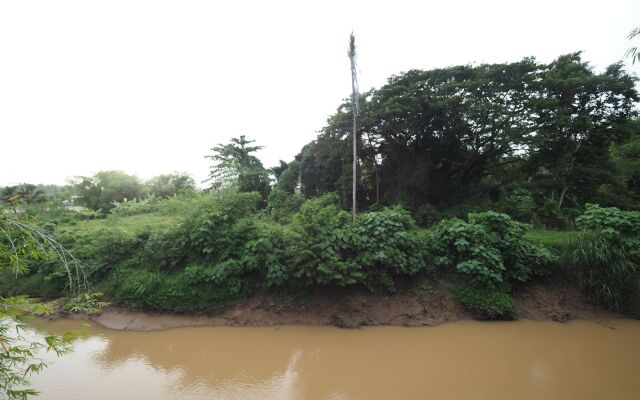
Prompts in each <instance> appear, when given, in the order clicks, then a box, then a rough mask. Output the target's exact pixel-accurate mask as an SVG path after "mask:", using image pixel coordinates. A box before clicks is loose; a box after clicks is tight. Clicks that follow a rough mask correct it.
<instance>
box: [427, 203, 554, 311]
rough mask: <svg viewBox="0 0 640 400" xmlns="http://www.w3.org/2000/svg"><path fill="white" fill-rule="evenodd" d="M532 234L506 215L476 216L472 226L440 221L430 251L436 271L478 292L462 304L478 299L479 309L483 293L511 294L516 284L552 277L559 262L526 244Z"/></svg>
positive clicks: (470, 221)
mask: <svg viewBox="0 0 640 400" xmlns="http://www.w3.org/2000/svg"><path fill="white" fill-rule="evenodd" d="M528 229H529V225H526V224H523V223H520V222H517V221H513V220H512V219H511V218H510V217H509V216H508V215H506V214H501V213H497V212H493V211H488V212H484V213H472V214H469V216H468V221H463V220H461V219H457V218H454V219H448V220H444V221H441V222H440V223H439V224H438V225H436V226H435V227H434V228H433V229H432V230H431V231H430V232H429V233H428V239H427V246H428V248H429V254H430V256H431V257H432V263H433V264H434V266H436V267H437V268H439V269H443V270H444V271H446V272H448V273H450V274H452V276H453V277H454V279H455V280H458V281H460V282H464V283H465V284H466V285H468V286H469V287H472V288H473V289H474V291H472V294H473V295H472V294H469V295H465V296H461V298H469V299H476V300H478V303H477V304H478V306H479V305H481V304H483V303H482V302H481V301H480V300H479V299H480V298H483V296H481V295H480V294H481V293H489V292H491V291H495V292H496V293H498V292H504V293H506V294H509V292H510V289H511V287H512V286H513V285H514V284H517V283H525V282H528V281H529V280H531V279H532V278H534V277H536V276H543V275H546V274H548V273H549V272H550V268H551V266H552V265H553V264H554V263H555V262H556V261H557V258H556V257H555V256H554V255H552V254H551V252H549V251H548V250H547V249H545V248H544V247H542V246H540V245H536V244H534V243H533V242H531V241H530V240H528V239H527V237H526V236H525V235H526V232H527V230H528ZM469 290H471V289H469ZM476 292H477V293H476ZM476 294H477V296H476ZM501 296H503V295H501ZM469 301H471V300H469ZM463 304H464V303H463ZM470 304H471V303H470ZM487 314H488V315H490V314H492V312H490V310H487Z"/></svg>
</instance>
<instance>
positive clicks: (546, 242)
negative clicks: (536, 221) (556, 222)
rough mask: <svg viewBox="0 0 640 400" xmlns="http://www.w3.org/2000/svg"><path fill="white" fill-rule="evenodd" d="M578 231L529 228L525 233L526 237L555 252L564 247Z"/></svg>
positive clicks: (575, 236) (573, 238) (574, 237)
mask: <svg viewBox="0 0 640 400" xmlns="http://www.w3.org/2000/svg"><path fill="white" fill-rule="evenodd" d="M579 233H580V232H578V231H548V230H531V231H529V232H528V233H527V238H528V239H530V240H531V241H532V242H534V243H535V244H540V245H543V246H545V247H547V248H549V249H550V250H552V251H555V252H556V253H557V252H561V251H562V250H564V249H566V248H567V247H568V246H569V244H570V243H571V241H572V240H575V239H576V238H577V237H578V234H579Z"/></svg>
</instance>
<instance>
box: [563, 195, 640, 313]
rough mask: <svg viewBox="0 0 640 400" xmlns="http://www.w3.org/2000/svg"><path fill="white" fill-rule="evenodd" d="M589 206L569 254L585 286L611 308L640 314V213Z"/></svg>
mask: <svg viewBox="0 0 640 400" xmlns="http://www.w3.org/2000/svg"><path fill="white" fill-rule="evenodd" d="M585 207H586V211H585V213H584V214H583V215H581V216H580V217H578V218H577V219H576V225H577V226H578V227H579V228H581V229H583V230H584V233H582V234H581V235H580V236H578V237H577V239H576V240H575V241H573V242H572V245H571V250H570V257H569V259H570V263H571V266H572V267H573V268H574V270H575V272H576V273H577V275H578V278H579V281H580V285H581V287H582V289H583V290H584V292H585V293H586V294H587V295H588V296H589V297H590V298H591V299H592V300H594V301H596V302H599V303H602V304H604V305H606V306H607V307H608V308H609V309H611V310H615V311H625V312H631V313H634V314H637V315H640V212H638V211H621V210H619V209H617V208H615V207H609V208H602V207H599V206H598V205H595V204H587V205H586V206H585Z"/></svg>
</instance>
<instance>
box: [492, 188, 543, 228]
mask: <svg viewBox="0 0 640 400" xmlns="http://www.w3.org/2000/svg"><path fill="white" fill-rule="evenodd" d="M497 206H498V210H500V212H503V213H505V214H508V215H510V216H511V217H512V218H513V219H515V220H518V221H521V222H531V221H532V220H533V217H534V215H535V209H536V203H535V202H534V200H533V196H532V195H531V192H529V191H528V190H526V189H514V190H512V191H511V192H510V193H508V194H505V195H504V196H503V197H502V198H501V199H500V201H499V202H498V205H497Z"/></svg>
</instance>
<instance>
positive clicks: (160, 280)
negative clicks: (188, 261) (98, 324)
mask: <svg viewBox="0 0 640 400" xmlns="http://www.w3.org/2000/svg"><path fill="white" fill-rule="evenodd" d="M107 287H109V288H110V292H111V293H112V295H113V297H114V300H115V301H116V302H117V303H119V304H122V305H125V306H127V307H130V308H133V309H144V310H153V311H164V312H204V311H210V310H215V309H217V308H219V307H221V306H223V305H225V304H228V302H229V301H232V300H236V299H239V298H241V297H243V296H247V295H249V294H250V293H251V291H250V287H249V285H248V284H247V283H246V282H244V281H242V280H240V279H237V278H236V279H229V280H226V281H225V283H224V284H220V283H217V282H215V281H213V280H209V279H207V278H206V277H205V276H204V275H203V274H202V273H201V271H200V267H198V266H193V267H189V268H187V269H185V270H184V271H182V272H179V273H173V274H167V273H162V272H155V271H149V270H146V269H140V268H130V267H125V268H120V269H118V270H117V271H115V273H114V274H113V276H112V277H111V279H110V281H109V282H108V284H107Z"/></svg>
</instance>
